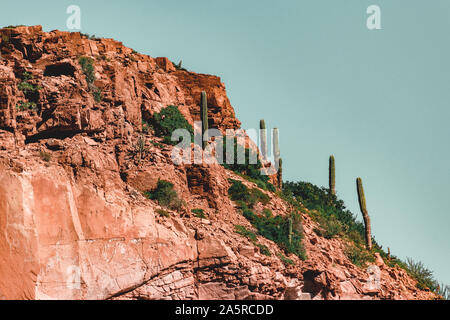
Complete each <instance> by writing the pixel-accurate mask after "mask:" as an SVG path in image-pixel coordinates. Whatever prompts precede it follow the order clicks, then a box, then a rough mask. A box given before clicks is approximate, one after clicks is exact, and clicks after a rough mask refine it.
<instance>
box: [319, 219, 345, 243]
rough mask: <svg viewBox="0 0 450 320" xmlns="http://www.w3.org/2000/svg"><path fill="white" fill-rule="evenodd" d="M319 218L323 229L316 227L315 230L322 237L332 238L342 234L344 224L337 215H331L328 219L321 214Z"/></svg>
mask: <svg viewBox="0 0 450 320" xmlns="http://www.w3.org/2000/svg"><path fill="white" fill-rule="evenodd" d="M318 219H319V224H320V226H321V227H322V228H323V230H321V229H314V232H316V233H317V235H319V236H321V237H324V238H326V239H332V238H334V237H335V236H337V235H340V234H341V233H342V232H343V230H344V229H343V226H342V224H341V223H340V222H339V220H338V219H337V218H336V217H335V216H330V217H329V218H328V219H326V218H324V217H322V216H320V217H319V218H318Z"/></svg>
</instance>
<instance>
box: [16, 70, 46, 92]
mask: <svg viewBox="0 0 450 320" xmlns="http://www.w3.org/2000/svg"><path fill="white" fill-rule="evenodd" d="M32 79H33V75H32V74H31V73H29V72H26V71H25V72H24V73H23V74H22V81H21V82H20V83H19V85H18V86H17V88H18V89H19V90H20V91H22V92H23V93H24V94H25V95H27V96H30V95H35V94H36V93H37V92H38V91H39V90H41V89H42V87H41V86H39V85H34V84H32V83H30V82H29V81H30V80H32Z"/></svg>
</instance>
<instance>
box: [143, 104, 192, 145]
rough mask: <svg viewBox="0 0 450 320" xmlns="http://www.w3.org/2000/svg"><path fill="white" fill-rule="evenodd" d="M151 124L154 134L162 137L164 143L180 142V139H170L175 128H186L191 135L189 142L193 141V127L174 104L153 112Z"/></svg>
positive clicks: (174, 143)
mask: <svg viewBox="0 0 450 320" xmlns="http://www.w3.org/2000/svg"><path fill="white" fill-rule="evenodd" d="M151 125H152V126H153V128H154V130H155V134H156V136H158V137H162V138H164V143H166V144H171V145H177V144H178V143H180V140H178V141H172V133H173V131H175V130H176V129H186V130H187V131H189V133H190V135H191V141H190V142H193V141H194V129H193V128H192V126H191V125H190V124H189V122H187V120H186V119H185V118H184V116H183V115H182V114H181V112H180V110H179V109H178V107H176V106H168V107H166V108H164V109H162V110H161V112H159V113H155V114H154V115H153V118H152V119H151Z"/></svg>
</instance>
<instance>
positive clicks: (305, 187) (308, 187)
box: [283, 182, 387, 256]
mask: <svg viewBox="0 0 450 320" xmlns="http://www.w3.org/2000/svg"><path fill="white" fill-rule="evenodd" d="M283 194H284V195H285V196H292V197H295V199H296V201H297V202H301V203H302V204H303V205H304V206H305V207H306V208H308V209H309V213H310V215H311V217H312V218H313V219H314V220H315V221H316V222H318V223H319V224H320V225H321V227H322V228H323V229H325V230H326V231H327V230H328V231H329V232H326V233H327V236H328V237H330V236H331V237H333V236H335V235H337V234H341V233H342V234H343V235H345V236H346V237H347V238H349V239H350V240H352V241H354V242H355V243H356V244H359V243H360V242H361V241H362V242H364V236H365V233H364V231H365V228H364V224H363V223H362V222H359V221H357V220H356V215H354V214H353V213H352V212H350V211H349V210H347V209H346V207H345V205H344V202H343V201H342V200H340V199H338V198H337V197H336V195H334V194H332V193H330V192H329V190H328V189H326V188H319V187H317V186H315V185H313V184H311V183H308V182H286V183H284V185H283ZM338 222H339V224H340V225H339V224H338ZM373 246H374V248H376V251H379V252H380V254H381V255H382V256H387V254H386V253H385V252H384V251H383V250H382V249H381V247H380V246H379V245H378V244H377V242H376V241H375V239H373Z"/></svg>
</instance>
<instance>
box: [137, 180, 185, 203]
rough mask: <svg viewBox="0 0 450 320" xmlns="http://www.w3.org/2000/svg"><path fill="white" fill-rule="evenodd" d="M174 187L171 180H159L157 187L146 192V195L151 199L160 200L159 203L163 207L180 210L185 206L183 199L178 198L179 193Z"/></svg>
mask: <svg viewBox="0 0 450 320" xmlns="http://www.w3.org/2000/svg"><path fill="white" fill-rule="evenodd" d="M173 187H174V186H173V183H171V182H169V181H166V180H158V184H157V186H156V188H155V189H153V190H151V191H147V192H145V193H144V195H145V196H146V197H147V198H149V199H151V200H156V201H158V204H159V205H160V206H162V207H165V208H168V209H170V210H180V209H181V208H182V207H183V201H182V200H181V199H180V198H178V194H177V192H176V191H175V190H174V188H173Z"/></svg>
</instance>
